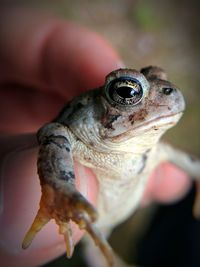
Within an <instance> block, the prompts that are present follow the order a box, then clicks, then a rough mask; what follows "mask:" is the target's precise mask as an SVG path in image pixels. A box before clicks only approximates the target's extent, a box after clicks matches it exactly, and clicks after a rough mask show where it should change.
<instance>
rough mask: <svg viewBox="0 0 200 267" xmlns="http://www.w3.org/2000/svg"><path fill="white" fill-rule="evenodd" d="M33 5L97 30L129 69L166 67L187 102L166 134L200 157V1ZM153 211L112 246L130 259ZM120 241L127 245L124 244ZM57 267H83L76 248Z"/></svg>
mask: <svg viewBox="0 0 200 267" xmlns="http://www.w3.org/2000/svg"><path fill="white" fill-rule="evenodd" d="M38 3H39V4H38ZM26 4H27V2H26ZM31 5H32V6H35V7H37V8H40V9H44V10H50V11H51V12H53V13H55V14H57V15H58V16H60V17H63V18H65V19H67V20H70V21H74V22H76V23H79V24H81V25H84V26H86V27H89V28H90V29H93V30H94V31H96V32H98V33H99V34H101V35H102V36H103V37H105V38H106V39H107V40H108V41H109V42H110V43H111V44H112V45H113V46H114V47H115V48H116V50H117V51H118V52H119V54H120V55H121V57H122V59H123V60H124V62H125V64H126V65H127V66H128V67H131V68H136V69H140V68H141V67H144V66H147V65H158V66H160V67H162V68H164V69H165V70H166V71H167V73H168V74H169V77H170V80H171V81H172V82H173V83H175V84H176V85H178V86H179V87H180V88H181V90H182V91H183V93H184V96H185V99H186V103H187V109H186V112H185V114H184V116H183V118H182V120H181V122H180V123H179V124H178V126H176V127H175V128H174V129H172V130H170V131H169V133H167V134H166V135H165V137H164V138H165V139H166V140H167V141H170V142H171V143H173V144H174V145H176V146H177V147H180V148H182V149H184V150H186V151H188V152H191V153H194V154H196V155H198V156H200V123H199V116H200V89H199V84H200V75H199V69H200V68H199V67H200V63H199V37H200V34H199V27H200V23H199V1H195V0H190V1H186V0H182V1H181V0H168V1H164V0H161V1H157V0H143V1H142V0H141V1H139V0H110V1H106V0H93V1H91V0H74V1H64V0H58V1H43V2H42V3H41V2H31ZM105 64H106V62H105ZM152 210H153V209H152V208H151V209H145V210H142V211H141V212H138V213H137V214H136V216H134V219H133V218H131V219H130V220H129V221H128V222H127V223H126V224H124V225H123V226H122V227H120V228H121V229H120V231H119V233H118V234H114V235H113V236H112V238H111V241H112V244H113V246H114V247H115V248H116V249H117V250H118V251H120V254H122V255H123V256H124V257H125V258H129V247H128V244H129V242H130V240H135V244H137V239H138V238H139V237H140V235H141V234H142V231H143V229H144V226H145V224H148V223H147V221H148V220H146V219H144V218H149V217H151V214H152V213H153V212H152ZM121 239H122V240H123V244H122V246H119V244H120V243H122V242H121ZM131 249H132V251H133V244H132V247H131ZM78 251H79V250H78ZM133 257H134V255H133ZM55 266H69V267H72V266H76V267H78V266H81V267H83V266H84V265H83V263H82V262H81V260H80V258H79V256H78V252H76V254H75V256H74V257H73V259H72V260H71V261H67V262H66V260H65V258H64V257H62V258H60V259H58V260H56V261H54V262H52V263H49V264H47V265H45V267H55Z"/></svg>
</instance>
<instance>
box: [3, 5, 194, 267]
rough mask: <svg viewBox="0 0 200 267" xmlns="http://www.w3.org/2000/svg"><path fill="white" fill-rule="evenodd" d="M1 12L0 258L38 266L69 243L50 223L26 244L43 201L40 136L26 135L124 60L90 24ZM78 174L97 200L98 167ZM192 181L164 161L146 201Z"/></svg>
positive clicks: (167, 196)
mask: <svg viewBox="0 0 200 267" xmlns="http://www.w3.org/2000/svg"><path fill="white" fill-rule="evenodd" d="M1 12H2V14H1V16H0V23H1V25H3V27H1V29H0V40H1V44H0V59H1V60H0V110H1V112H0V120H1V125H0V130H1V133H2V134H3V135H2V137H1V138H0V146H1V152H0V158H1V161H0V162H1V163H0V164H1V166H0V167H1V177H0V179H1V180H0V181H1V183H0V197H1V199H0V232H1V233H0V236H1V240H0V262H1V263H2V264H3V266H9V267H12V266H15V267H18V266H38V265H41V264H43V263H45V262H47V261H49V260H52V259H54V258H55V257H57V256H59V255H61V254H62V253H64V251H65V245H64V242H63V237H62V236H61V235H58V233H57V227H56V225H55V223H54V222H50V223H48V224H47V225H46V226H45V227H44V229H43V230H42V231H41V232H40V233H39V234H38V236H37V237H36V238H35V240H34V242H33V243H32V245H31V247H30V248H29V249H27V250H26V251H24V250H22V249H21V242H22V240H23V237H24V235H25V233H26V231H27V229H28V227H29V226H30V224H31V223H32V220H33V218H34V215H35V214H36V211H37V208H38V203H39V199H40V185H39V179H38V178H37V170H36V157H37V147H36V139H35V135H31V134H25V133H31V132H36V131H37V130H38V128H40V127H41V126H42V125H43V124H44V123H46V122H48V121H50V120H51V119H52V118H53V117H54V116H55V115H57V113H58V111H59V110H60V109H61V107H62V106H63V105H64V103H65V102H67V101H68V100H69V99H71V98H73V97H74V96H76V95H79V94H80V93H81V92H83V91H84V90H86V89H91V88H96V87H98V86H100V85H102V84H103V82H104V77H105V75H106V74H107V73H109V72H110V71H112V70H114V69H117V68H119V67H123V63H122V62H121V60H120V59H119V56H118V55H117V53H116V52H115V51H114V50H113V48H112V47H111V46H110V45H109V44H108V43H107V42H106V41H104V40H103V39H102V38H101V37H100V36H99V35H98V34H96V33H94V32H91V31H89V30H88V29H85V28H83V27H80V26H78V25H75V24H73V23H69V22H66V21H63V20H61V19H59V18H55V17H54V16H52V15H49V14H42V13H40V12H38V11H36V10H31V9H23V8H9V9H8V10H6V9H4V10H1ZM19 134H20V135H19ZM21 134H23V135H21ZM75 173H76V180H77V188H78V189H79V190H80V191H81V192H82V193H83V194H84V195H85V196H86V197H87V198H88V200H89V201H90V202H92V203H93V204H94V205H95V202H96V197H97V195H98V183H97V181H96V179H95V177H94V175H93V173H92V172H91V171H90V170H89V169H87V168H85V167H83V166H81V165H80V164H78V163H76V164H75ZM190 184H191V182H190V180H189V179H188V177H187V175H186V174H185V173H183V172H182V171H180V170H179V169H177V168H176V167H174V166H172V165H170V164H168V163H166V164H162V165H161V166H160V167H159V168H157V169H156V170H155V172H154V173H153V174H152V175H151V177H150V179H149V183H148V185H147V188H146V190H145V194H144V198H143V201H142V204H141V205H142V206H144V205H146V204H148V203H149V202H151V201H153V200H156V201H161V202H163V203H167V202H171V201H175V200H177V199H179V198H181V197H182V196H183V195H184V194H185V193H186V192H187V190H188V189H189V188H190ZM73 229H74V241H75V242H76V243H77V242H78V241H79V240H80V238H81V236H82V235H83V233H82V232H80V231H79V230H78V229H77V227H76V226H75V225H73ZM66 264H67V263H66Z"/></svg>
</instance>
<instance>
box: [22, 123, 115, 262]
mask: <svg viewBox="0 0 200 267" xmlns="http://www.w3.org/2000/svg"><path fill="white" fill-rule="evenodd" d="M68 139H69V138H68V131H67V129H66V128H65V126H63V125H61V124H59V123H50V124H47V125H46V126H44V127H43V128H41V129H40V131H39V132H38V141H39V145H40V150H39V157H38V174H39V178H40V183H41V187H42V196H41V200H40V208H39V210H38V213H37V215H36V217H35V219H34V221H33V224H32V226H31V227H30V229H29V231H28V232H27V234H26V236H25V238H24V241H23V244H22V247H23V248H27V247H28V246H29V245H30V244H31V242H32V240H33V238H34V237H35V235H36V234H37V232H38V231H40V230H41V228H42V227H43V226H44V225H45V224H46V223H47V222H48V221H49V220H50V219H55V221H56V223H57V224H58V226H59V231H60V233H61V234H63V235H64V239H65V242H66V251H67V256H68V257H71V256H72V253H73V248H74V244H73V240H72V233H71V229H70V224H69V222H70V220H72V221H74V222H75V223H76V224H78V226H79V227H80V228H81V229H86V231H87V232H88V233H89V234H90V235H91V236H92V238H93V240H94V241H95V243H96V245H97V246H98V247H99V248H100V249H101V251H102V252H103V254H104V255H105V257H106V259H107V261H108V264H109V266H112V264H113V259H112V252H111V249H110V247H109V245H108V244H107V242H106V240H105V239H104V238H103V237H102V236H101V235H100V233H99V232H98V231H97V229H96V228H95V227H94V225H93V222H94V221H95V220H96V219H97V212H96V210H95V208H94V207H93V206H92V205H91V204H90V203H89V202H88V201H87V200H86V199H85V198H84V197H83V196H82V195H81V194H80V193H79V192H78V191H77V189H76V188H75V175H74V168H73V159H72V151H71V145H70V142H69V140H68Z"/></svg>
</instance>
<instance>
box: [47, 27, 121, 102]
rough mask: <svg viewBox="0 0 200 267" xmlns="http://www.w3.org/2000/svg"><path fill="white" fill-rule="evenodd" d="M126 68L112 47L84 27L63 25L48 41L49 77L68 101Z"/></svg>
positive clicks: (51, 82) (49, 80) (50, 81)
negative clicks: (115, 71)
mask: <svg viewBox="0 0 200 267" xmlns="http://www.w3.org/2000/svg"><path fill="white" fill-rule="evenodd" d="M123 66H124V64H123V62H122V61H121V59H120V58H119V56H118V54H117V52H116V51H115V50H114V49H113V48H112V46H111V45H110V44H109V43H108V42H107V41H106V40H104V39H103V38H102V37H101V36H99V35H98V34H97V33H95V32H92V31H90V30H88V29H86V28H84V27H81V26H78V25H75V24H72V23H67V22H62V23H60V24H58V26H57V30H56V31H55V30H54V32H53V33H52V34H51V37H50V38H49V39H48V44H47V46H46V50H45V57H44V69H45V70H46V77H47V80H48V82H49V83H50V84H51V85H53V87H55V88H58V89H59V90H60V93H61V94H62V95H64V96H65V97H66V95H67V96H69V95H72V96H74V95H76V94H78V93H80V92H81V91H84V90H86V89H91V88H94V87H98V86H100V85H102V84H103V83H104V79H105V76H106V75H107V74H108V73H109V72H110V71H112V70H114V69H117V68H120V67H123Z"/></svg>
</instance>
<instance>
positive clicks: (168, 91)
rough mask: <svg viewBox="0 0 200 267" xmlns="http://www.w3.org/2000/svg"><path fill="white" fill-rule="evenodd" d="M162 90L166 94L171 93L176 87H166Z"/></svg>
mask: <svg viewBox="0 0 200 267" xmlns="http://www.w3.org/2000/svg"><path fill="white" fill-rule="evenodd" d="M162 91H163V93H164V94H165V95H170V94H171V93H172V92H173V91H174V89H173V88H171V87H165V88H163V89H162Z"/></svg>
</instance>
